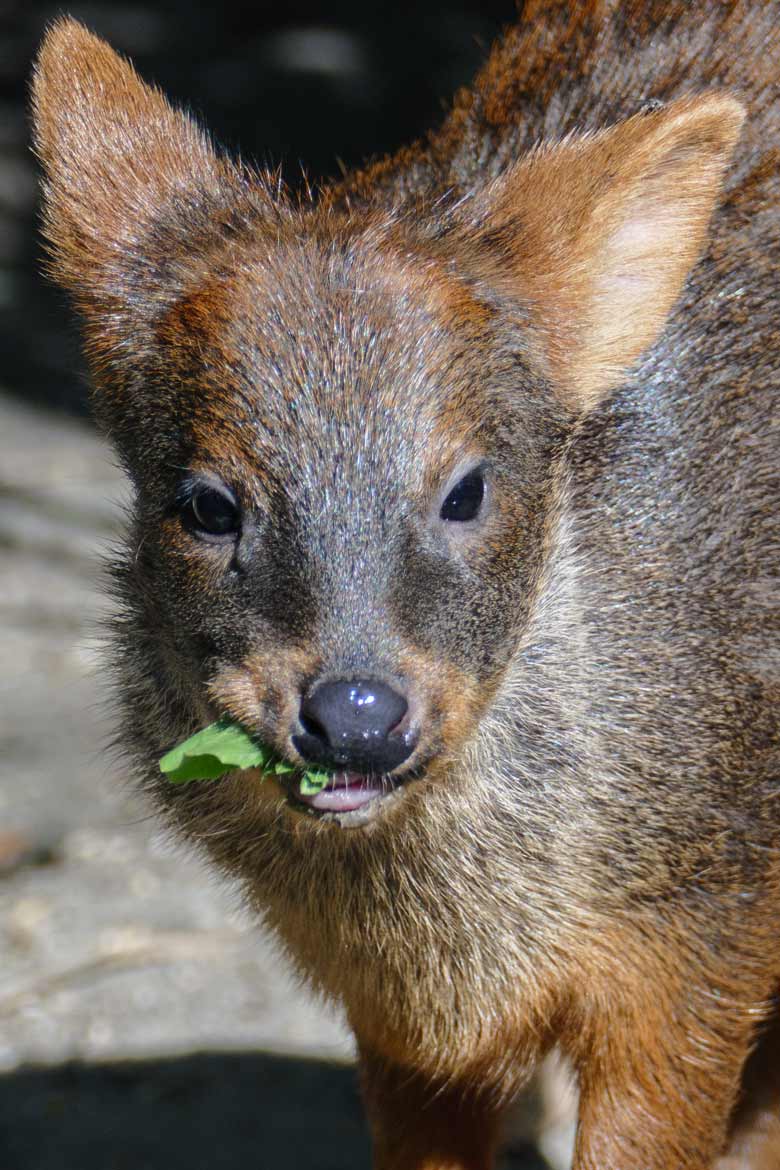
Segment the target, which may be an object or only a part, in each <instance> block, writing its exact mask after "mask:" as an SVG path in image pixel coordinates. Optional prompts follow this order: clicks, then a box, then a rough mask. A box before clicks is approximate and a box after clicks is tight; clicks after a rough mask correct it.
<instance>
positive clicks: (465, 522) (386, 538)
mask: <svg viewBox="0 0 780 1170" xmlns="http://www.w3.org/2000/svg"><path fill="white" fill-rule="evenodd" d="M302 228H304V229H305V230H301V229H302ZM324 229H325V230H324ZM324 229H323V225H322V223H321V222H318V221H317V219H316V217H310V222H309V223H308V224H306V223H305V222H304V221H303V220H302V217H300V216H298V215H291V216H290V217H289V220H288V223H287V225H286V227H285V229H284V230H283V231H282V232H276V233H274V235H273V236H272V235H271V233H269V232H268V228H267V225H266V224H265V222H264V221H262V220H261V222H260V223H259V224H258V225H257V226H256V227H254V228H250V229H248V230H247V231H246V233H245V235H244V237H243V240H242V242H241V244H240V246H239V245H237V244H236V241H235V240H233V239H231V240H230V241H229V243H228V244H227V245H224V244H223V243H222V242H220V241H219V240H215V242H214V246H213V252H212V254H211V256H210V260H209V263H208V265H207V266H204V268H203V269H202V270H199V271H198V273H197V278H196V279H194V280H192V282H191V283H188V284H187V287H186V288H184V289H182V290H181V291H179V292H177V295H176V296H175V297H174V298H172V300H171V303H170V305H169V306H168V307H166V309H165V311H164V312H163V313H161V314H160V315H159V316H158V317H157V319H156V320H155V323H154V341H153V345H151V346H150V348H149V352H148V355H147V356H146V358H145V360H144V369H143V374H142V379H143V384H144V395H149V394H151V402H150V407H149V410H150V417H151V418H152V419H153V421H152V423H151V427H150V431H149V434H148V437H146V438H145V439H144V440H143V443H142V450H139V452H138V455H137V456H136V457H135V458H133V460H132V466H133V470H134V474H135V476H136V478H137V479H138V482H139V501H138V519H137V527H136V534H137V535H136V542H135V546H134V547H133V548H132V549H131V560H132V570H131V572H132V579H133V581H134V588H133V591H132V599H133V602H132V603H133V604H134V605H136V606H137V605H138V599H139V598H142V599H148V601H149V603H150V604H149V605H148V606H147V608H146V610H145V613H144V618H143V621H144V625H145V626H146V627H147V628H148V629H150V630H154V632H155V638H156V640H157V641H158V653H159V656H160V660H161V662H162V663H163V675H164V678H165V682H164V684H163V685H165V686H168V687H170V686H171V685H178V686H179V687H180V688H181V689H183V690H184V691H185V692H186V694H187V696H188V706H189V709H190V711H191V713H192V715H191V718H192V724H193V726H194V727H197V726H199V725H201V724H202V723H203V722H209V721H211V719H213V718H216V717H218V716H220V715H224V714H228V715H230V716H231V717H232V718H234V719H236V720H238V721H240V723H241V724H242V725H243V726H245V727H246V728H248V729H250V730H251V731H253V732H255V733H256V734H257V735H258V736H259V737H260V738H261V739H262V740H263V741H265V742H266V743H268V744H271V745H273V747H274V748H275V750H276V751H277V752H278V753H279V754H281V755H282V756H283V757H284V758H285V759H287V760H288V761H290V762H292V763H295V764H300V765H305V764H307V763H309V764H311V763H313V764H317V765H320V766H324V767H326V768H328V769H329V770H331V771H332V775H333V778H332V781H331V783H330V784H329V785H328V786H327V787H326V788H325V789H323V790H322V791H321V792H319V793H317V794H316V795H314V796H306V795H304V794H302V792H301V789H300V775H301V773H300V772H298V773H290V774H289V775H288V776H287V777H286V778H285V779H284V780H283V781H279V783H283V785H284V791H285V795H286V797H287V799H288V802H289V805H290V807H291V808H292V809H294V810H298V811H300V812H305V813H306V814H307V815H309V816H311V815H314V816H318V817H331V818H338V820H339V823H341V824H351V823H356V822H360V823H363V822H365V821H366V820H367V819H368V818H369V817H371V816H374V815H375V814H377V813H378V812H379V811H380V808H381V807H382V805H383V803H384V802H386V801H387V800H389V798H390V797H392V796H393V795H394V794H396V793H397V791H398V790H399V789H400V788H401V787H402V786H403V785H404V784H407V783H409V782H410V781H411V780H413V779H419V778H421V777H424V776H427V775H430V773H431V770H432V769H433V768H434V766H436V768H437V770H441V766H442V765H443V763H444V762H445V761H447V760H451V759H452V758H453V757H454V756H455V755H457V752H458V749H459V747H460V746H461V745H462V744H463V742H464V741H465V740H466V739H468V737H469V735H470V734H471V733H472V732H473V729H474V727H475V725H476V723H477V721H478V718H479V715H480V714H481V712H482V711H483V710H484V707H485V705H486V703H487V702H488V701H489V699H490V697H491V695H492V693H493V690H494V688H495V686H496V684H497V682H498V679H499V678H500V675H501V672H502V669H503V667H504V666H505V664H506V662H507V660H508V659H509V657H510V656H511V654H512V650H513V647H514V645H515V641H516V637H517V631H518V629H519V628H521V627H522V624H523V621H524V617H525V614H526V613H527V608H528V604H529V598H530V596H531V594H532V591H533V584H534V577H535V573H536V570H537V567H538V563H539V556H540V543H541V534H542V528H543V519H544V514H545V507H546V505H545V499H546V495H547V493H548V491H549V487H550V476H551V468H552V466H553V463H554V455H555V452H556V451H557V450H558V448H559V447H560V442H561V437H562V434H563V426H562V420H563V411H562V410H561V409H560V408H559V407H558V406H557V404H556V402H555V399H554V397H553V396H552V395H551V394H550V393H549V391H548V390H547V389H546V388H545V386H544V384H543V381H542V379H541V378H540V376H539V375H538V374H534V372H533V371H532V369H531V366H530V364H529V362H528V361H527V360H525V359H524V357H523V354H522V352H520V341H519V338H518V336H517V335H516V334H515V333H513V331H512V328H511V326H510V323H509V322H508V321H507V320H506V318H505V314H503V312H502V309H501V306H500V304H498V303H496V301H495V298H489V297H487V296H486V295H484V294H481V293H480V289H479V287H478V286H477V284H476V282H474V281H469V280H467V279H466V277H465V276H464V274H461V273H459V272H458V271H457V269H456V268H454V266H453V265H452V264H448V263H447V256H446V252H442V251H441V249H439V251H440V253H441V254H439V255H436V249H435V248H432V247H431V246H430V245H428V246H426V244H425V241H424V240H422V239H421V238H420V235H419V233H417V234H415V233H410V232H409V230H408V229H406V228H404V227H403V225H394V224H393V223H392V222H387V221H375V222H372V223H369V224H367V225H362V226H359V227H357V228H356V227H355V226H354V225H349V224H342V225H341V227H339V226H337V224H336V223H335V222H330V223H328V224H325V225H324ZM301 237H303V242H301ZM154 387H158V388H159V391H158V393H157V394H156V395H155V391H154V389H153V388H154ZM144 426H145V423H144V421H143V419H139V420H138V422H137V433H140V432H141V431H143V429H144ZM161 435H164V441H160V438H159V436H161ZM265 783H273V782H271V781H265Z"/></svg>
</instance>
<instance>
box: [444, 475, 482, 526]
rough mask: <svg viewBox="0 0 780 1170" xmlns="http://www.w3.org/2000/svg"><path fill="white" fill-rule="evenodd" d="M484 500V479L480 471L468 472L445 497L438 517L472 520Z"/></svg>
mask: <svg viewBox="0 0 780 1170" xmlns="http://www.w3.org/2000/svg"><path fill="white" fill-rule="evenodd" d="M484 498H485V477H484V475H483V474H482V472H481V471H470V472H469V473H468V475H464V476H463V479H461V480H459V481H458V483H456V484H455V487H454V488H453V489H452V491H451V492H450V493H449V495H448V496H447V498H446V500H445V501H444V503H443V504H442V506H441V512H440V513H439V515H440V516H441V518H442V520H455V521H459V522H463V521H464V520H474V519H476V517H477V516H478V515H479V510H480V508H481V507H482V501H483V500H484Z"/></svg>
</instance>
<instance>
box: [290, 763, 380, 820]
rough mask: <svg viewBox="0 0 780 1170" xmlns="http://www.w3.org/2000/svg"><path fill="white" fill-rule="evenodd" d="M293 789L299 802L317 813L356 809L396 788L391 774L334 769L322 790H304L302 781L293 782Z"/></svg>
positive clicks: (342, 811) (353, 810) (343, 811)
mask: <svg viewBox="0 0 780 1170" xmlns="http://www.w3.org/2000/svg"><path fill="white" fill-rule="evenodd" d="M291 788H292V792H293V795H294V797H295V799H296V800H297V801H300V803H301V804H305V805H308V807H309V808H313V809H316V810H317V811H318V812H337V813H345V812H355V811H356V810H357V809H361V808H364V807H365V806H366V805H367V804H369V803H370V802H371V801H372V800H376V799H377V797H380V796H384V795H386V794H387V793H389V792H391V791H392V790H393V788H395V783H394V782H393V780H392V778H391V777H390V776H369V775H364V774H363V773H360V772H334V773H333V776H332V777H331V779H330V780H329V781H328V783H327V784H326V785H325V787H324V788H321V789H320V790H319V792H314V793H305V792H303V791H302V790H301V784H300V782H297V783H296V782H295V781H293V782H292V784H291Z"/></svg>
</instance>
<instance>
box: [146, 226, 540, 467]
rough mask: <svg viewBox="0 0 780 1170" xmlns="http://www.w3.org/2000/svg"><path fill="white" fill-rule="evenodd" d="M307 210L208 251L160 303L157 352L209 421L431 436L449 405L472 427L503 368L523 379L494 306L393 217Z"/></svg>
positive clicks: (269, 428) (450, 412)
mask: <svg viewBox="0 0 780 1170" xmlns="http://www.w3.org/2000/svg"><path fill="white" fill-rule="evenodd" d="M303 219H304V217H303V216H300V225H301V230H299V231H289V230H288V231H285V232H277V233H275V235H274V237H273V238H272V237H271V235H270V233H269V231H268V228H267V225H262V226H259V227H258V229H257V232H256V234H255V238H254V240H253V242H252V246H250V247H247V241H246V240H244V243H243V246H242V248H241V251H240V255H237V254H236V252H235V251H234V250H233V248H232V246H230V245H229V246H228V247H227V248H226V249H225V250H224V251H222V252H221V253H219V252H216V253H212V256H211V259H210V263H209V265H208V269H207V270H201V271H200V272H197V273H196V274H194V275H195V279H192V280H191V281H190V283H189V287H185V289H184V290H183V291H182V293H181V294H180V295H179V297H178V298H177V299H176V300H175V301H174V302H173V304H172V305H170V307H168V308H166V309H165V310H164V311H163V312H162V314H161V316H160V317H159V319H158V321H157V322H156V325H155V339H156V344H155V349H156V351H157V355H158V361H159V362H160V363H162V364H163V365H164V366H166V365H167V366H169V367H170V368H171V372H172V373H175V371H176V370H177V369H178V371H179V373H180V374H181V371H182V370H183V369H187V370H188V373H189V377H186V378H181V376H179V382H180V390H179V395H177V397H189V396H193V395H194V396H195V397H196V398H197V399H198V405H199V411H200V412H205V417H207V418H209V417H210V419H211V420H212V422H213V423H215V424H219V423H221V424H225V423H228V422H229V416H230V415H232V417H234V418H239V417H240V418H242V419H243V420H244V422H245V423H246V422H250V421H251V424H252V428H253V430H254V431H255V432H256V435H255V437H254V438H253V440H252V442H253V443H255V442H257V439H258V437H259V438H260V439H261V440H262V438H263V432H264V433H265V438H266V441H267V442H268V443H270V444H271V445H272V446H276V445H278V441H279V438H280V434H281V435H287V436H290V437H291V436H292V435H295V436H296V437H297V441H298V442H299V443H300V441H301V436H304V437H305V436H306V435H307V434H308V435H316V434H317V433H320V434H327V436H328V438H327V442H328V445H329V450H331V451H332V449H333V443H334V442H338V441H339V436H340V435H341V437H342V439H343V441H344V442H349V443H354V439H355V435H359V436H360V439H361V444H362V445H363V446H365V447H366V448H370V447H371V445H372V444H374V443H376V442H378V441H380V440H384V439H386V437H387V436H388V434H395V437H394V439H393V441H394V442H402V443H404V442H406V441H408V440H409V439H410V438H411V437H414V440H415V444H416V443H417V442H419V443H420V444H428V443H429V442H430V439H431V433H432V431H433V430H434V429H435V428H436V427H437V423H438V422H440V421H441V420H442V419H443V417H444V416H446V418H447V422H448V424H449V428H450V429H452V425H453V423H457V422H458V420H459V422H460V425H457V426H456V427H455V428H454V429H455V430H456V431H457V432H459V433H460V434H468V433H470V432H474V431H475V430H477V429H478V428H479V426H480V425H481V423H483V422H484V420H485V411H486V407H487V406H488V402H487V400H489V398H490V397H491V394H493V395H496V394H499V395H500V393H501V390H502V387H503V385H504V381H505V376H506V374H507V373H509V372H510V371H511V373H512V386H513V387H515V386H516V385H517V380H518V379H517V353H516V346H517V339H514V340H513V342H512V343H510V341H509V339H508V338H507V339H505V344H502V340H501V330H500V329H499V330H498V331H497V330H496V327H495V326H496V317H497V314H498V310H497V309H496V308H495V306H492V305H490V304H489V303H488V301H487V300H485V299H482V298H481V297H480V296H479V295H478V293H477V292H476V291H475V289H474V288H473V287H472V286H470V285H469V284H468V283H467V281H465V280H464V279H462V278H461V277H460V276H459V275H458V274H457V273H455V272H454V271H452V269H451V268H449V267H448V266H447V264H446V263H445V262H444V260H443V259H442V258H441V257H439V256H436V255H435V254H434V253H433V252H432V251H428V252H427V254H425V252H424V251H422V250H421V249H422V246H421V245H420V244H419V243H418V242H417V241H415V238H414V234H413V233H412V232H409V231H408V230H405V229H404V227H403V225H402V224H399V223H398V222H397V221H395V220H394V219H392V217H389V218H385V219H384V220H381V219H379V218H377V219H376V220H375V221H374V222H373V223H371V224H370V225H369V227H368V228H366V227H365V225H363V226H361V228H360V229H359V230H355V229H350V227H349V224H348V223H343V224H340V225H336V224H335V223H333V222H331V223H330V224H328V225H327V226H328V227H329V228H330V229H331V230H329V231H328V232H327V233H326V232H325V231H323V228H322V225H321V224H318V223H317V217H316V216H314V215H313V216H312V217H311V220H312V222H311V223H309V224H307V225H304V224H303ZM488 343H489V346H490V350H491V352H492V354H493V357H492V361H491V358H490V357H489V356H488V358H487V360H486V344H488ZM477 354H479V360H477V356H476V355H477ZM170 383H171V380H170V379H169V383H168V384H169V385H170ZM184 414H185V415H186V411H185V412H184ZM394 416H397V418H398V425H397V426H395V425H394V424H393V418H394ZM203 417H204V415H203V413H201V414H200V415H199V419H202V418H203ZM201 425H202V424H201ZM399 429H402V431H403V434H397V433H395V432H397V431H398V430H399ZM347 432H349V435H350V437H349V438H347Z"/></svg>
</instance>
